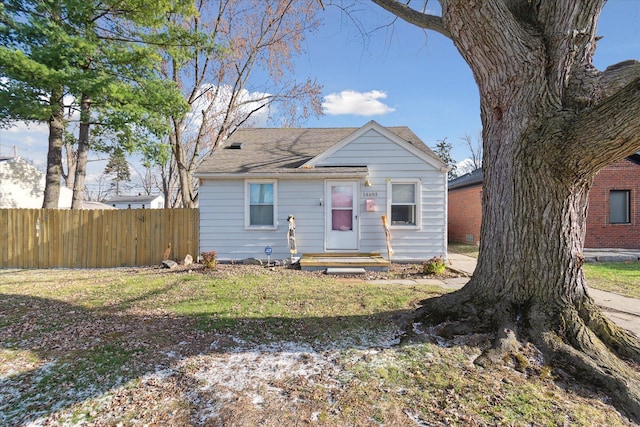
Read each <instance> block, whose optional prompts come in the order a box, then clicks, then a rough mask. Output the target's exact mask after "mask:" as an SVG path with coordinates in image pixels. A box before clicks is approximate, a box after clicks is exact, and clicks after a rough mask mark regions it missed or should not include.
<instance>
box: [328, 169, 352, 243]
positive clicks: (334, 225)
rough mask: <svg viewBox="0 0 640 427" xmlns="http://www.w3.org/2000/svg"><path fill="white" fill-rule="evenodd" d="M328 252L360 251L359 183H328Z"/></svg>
mask: <svg viewBox="0 0 640 427" xmlns="http://www.w3.org/2000/svg"><path fill="white" fill-rule="evenodd" d="M325 194H326V197H325V200H326V201H327V202H326V204H325V206H326V211H325V215H326V221H325V223H326V231H325V235H326V248H327V250H358V182H357V181H327V182H326V187H325Z"/></svg>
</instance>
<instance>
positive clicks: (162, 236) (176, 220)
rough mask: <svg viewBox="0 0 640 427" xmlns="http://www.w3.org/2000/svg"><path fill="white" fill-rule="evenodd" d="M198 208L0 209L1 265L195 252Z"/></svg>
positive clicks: (71, 263)
mask: <svg viewBox="0 0 640 427" xmlns="http://www.w3.org/2000/svg"><path fill="white" fill-rule="evenodd" d="M199 219H200V214H199V211H198V210H197V209H126V210H58V209H0V237H1V238H2V240H1V241H0V268H104V267H122V266H128V267H135V266H144V265H157V264H159V263H160V262H162V256H163V254H164V251H165V249H166V247H167V245H168V244H169V243H171V257H170V258H171V259H174V260H176V261H180V260H182V259H183V258H184V257H185V256H186V255H187V254H191V255H192V256H193V257H194V258H195V257H196V256H197V254H198V249H199V248H198V245H199V236H198V232H199V231H198V222H199Z"/></svg>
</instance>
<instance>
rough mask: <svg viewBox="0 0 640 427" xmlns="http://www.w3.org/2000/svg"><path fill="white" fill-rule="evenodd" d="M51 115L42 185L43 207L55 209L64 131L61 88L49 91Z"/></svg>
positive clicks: (58, 188)
mask: <svg viewBox="0 0 640 427" xmlns="http://www.w3.org/2000/svg"><path fill="white" fill-rule="evenodd" d="M50 103H51V110H52V113H51V117H50V118H49V151H48V153H47V175H46V180H45V187H44V200H43V202H42V207H43V208H44V209H57V208H58V200H59V199H60V177H61V176H62V134H63V131H64V105H63V103H62V88H60V89H59V90H55V91H53V92H52V93H51V102H50Z"/></svg>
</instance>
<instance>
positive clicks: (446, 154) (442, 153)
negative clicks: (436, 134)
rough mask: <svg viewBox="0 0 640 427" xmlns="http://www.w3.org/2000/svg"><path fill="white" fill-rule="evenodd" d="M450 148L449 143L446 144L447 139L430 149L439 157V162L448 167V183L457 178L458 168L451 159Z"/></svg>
mask: <svg viewBox="0 0 640 427" xmlns="http://www.w3.org/2000/svg"><path fill="white" fill-rule="evenodd" d="M451 148H452V145H451V143H450V142H447V138H444V139H442V140H439V141H438V143H437V144H436V146H435V147H433V148H432V150H433V152H434V153H436V154H437V155H438V157H440V160H442V161H443V162H444V164H446V165H448V166H449V168H450V169H449V173H448V174H447V178H448V179H449V181H451V180H452V179H454V178H457V177H458V168H457V166H456V161H455V160H454V159H453V158H452V157H451Z"/></svg>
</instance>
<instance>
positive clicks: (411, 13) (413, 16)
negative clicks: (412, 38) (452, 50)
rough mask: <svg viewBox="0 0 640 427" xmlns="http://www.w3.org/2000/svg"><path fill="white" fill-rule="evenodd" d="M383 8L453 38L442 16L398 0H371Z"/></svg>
mask: <svg viewBox="0 0 640 427" xmlns="http://www.w3.org/2000/svg"><path fill="white" fill-rule="evenodd" d="M371 1H372V2H374V3H375V4H377V5H378V6H380V7H382V8H383V9H385V10H387V11H389V12H391V13H393V14H394V15H396V16H398V17H400V18H402V19H404V20H405V21H407V22H408V23H410V24H413V25H416V26H418V27H420V28H425V29H427V30H433V31H435V32H437V33H440V34H442V35H443V36H445V37H448V38H451V34H450V33H449V31H448V30H447V29H446V28H445V27H444V24H443V22H442V18H441V17H440V16H435V15H429V14H426V13H422V12H419V11H417V10H415V9H412V8H410V7H409V6H408V5H406V4H403V3H400V2H399V1H397V0H371Z"/></svg>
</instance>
